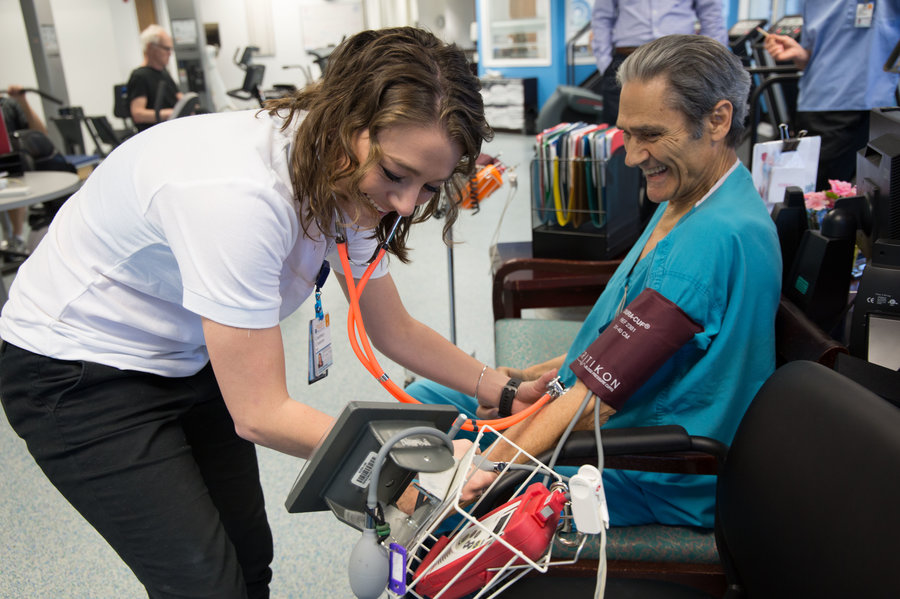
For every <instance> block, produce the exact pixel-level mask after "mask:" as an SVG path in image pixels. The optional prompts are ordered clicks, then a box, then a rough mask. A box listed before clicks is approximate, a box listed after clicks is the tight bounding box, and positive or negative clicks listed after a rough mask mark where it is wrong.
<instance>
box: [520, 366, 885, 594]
mask: <svg viewBox="0 0 900 599" xmlns="http://www.w3.org/2000/svg"><path fill="white" fill-rule="evenodd" d="M669 438H671V431H667V433H666V439H669ZM642 445H643V447H642V448H641V450H642V451H644V450H647V449H648V446H647V445H646V438H645V439H644V440H642ZM898 470H900V409H898V408H897V406H895V405H893V404H891V403H889V402H887V401H885V400H884V399H882V398H881V397H879V396H877V395H875V394H874V393H872V392H870V391H868V390H867V389H865V388H863V387H861V386H860V385H858V384H857V383H855V382H853V381H851V380H850V379H848V378H846V377H844V376H842V375H840V374H838V373H837V372H835V371H833V370H830V369H828V368H826V367H825V366H822V365H821V364H816V363H814V362H805V361H797V362H790V363H788V364H786V365H785V366H783V367H782V368H780V369H778V370H777V371H776V372H775V374H773V375H772V376H771V377H770V378H769V380H768V381H767V382H766V383H765V385H763V387H762V388H761V389H760V391H759V392H758V393H757V395H756V397H755V398H754V400H753V403H752V404H751V406H750V408H749V409H748V411H747V413H746V415H745V416H744V418H743V420H742V422H741V424H740V426H739V428H738V431H737V434H736V436H735V438H734V441H733V443H732V445H731V447H730V449H729V450H728V453H727V457H726V458H725V460H724V463H723V465H722V466H721V468H720V472H719V475H718V485H717V501H716V504H717V508H716V512H717V513H716V539H717V545H718V551H719V555H720V558H721V560H722V565H723V569H724V570H725V573H726V576H727V578H728V589H727V591H726V592H725V594H724V597H726V598H727V599H781V598H785V599H786V598H798V597H809V598H816V599H831V598H834V599H845V598H848V597H865V598H866V599H878V598H882V597H884V598H888V597H891V598H893V597H896V596H897V594H898V591H900V568H898V567H897V564H896V555H895V554H896V548H897V539H898V538H900V515H898V509H900V507H898V506H900V477H898V476H897V472H898ZM550 572H551V573H552V569H551V571H550ZM608 582H609V584H608V586H607V592H606V597H607V598H608V599H620V598H624V597H627V598H638V597H654V598H660V599H665V598H667V597H684V598H691V597H697V598H700V597H709V596H710V595H708V594H705V593H702V592H700V591H696V590H694V589H689V588H686V587H683V586H680V585H676V584H668V583H663V582H660V581H640V580H634V581H632V580H626V579H618V580H610V581H608ZM593 589H594V580H593V579H592V578H565V577H553V576H551V575H549V574H548V575H544V576H539V577H533V578H526V579H523V580H522V581H520V582H519V583H518V584H516V585H514V586H513V587H511V588H510V589H509V590H508V591H507V592H506V593H504V596H509V597H515V598H516V599H529V598H530V597H541V598H543V597H546V596H547V593H548V592H552V593H555V594H557V595H559V594H562V593H565V594H566V595H568V596H569V597H573V598H577V597H588V596H592V593H593Z"/></svg>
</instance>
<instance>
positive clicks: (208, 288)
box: [0, 110, 387, 377]
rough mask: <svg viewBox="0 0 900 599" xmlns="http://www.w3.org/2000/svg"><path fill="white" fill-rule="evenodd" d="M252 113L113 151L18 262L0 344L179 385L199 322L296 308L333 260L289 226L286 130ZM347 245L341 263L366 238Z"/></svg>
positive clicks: (358, 234) (320, 239) (291, 205)
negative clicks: (136, 372) (326, 262)
mask: <svg viewBox="0 0 900 599" xmlns="http://www.w3.org/2000/svg"><path fill="white" fill-rule="evenodd" d="M258 112H259V111H257V110H252V111H241V112H229V113H220V114H211V115H202V116H195V117H188V118H182V119H178V120H175V121H170V122H166V123H162V124H160V125H157V126H155V127H152V128H151V129H148V130H147V131H145V132H143V133H141V134H139V135H137V136H135V137H133V138H132V139H130V140H128V141H127V142H126V143H124V144H123V145H121V146H120V147H119V148H117V149H116V150H115V151H114V152H113V153H112V154H111V155H110V156H109V157H108V158H106V160H104V161H103V163H102V164H101V165H100V166H99V167H98V168H97V169H96V171H95V172H94V173H93V174H92V175H91V176H90V178H89V179H88V180H87V181H86V182H85V184H84V186H82V188H81V189H80V190H79V191H78V193H76V194H75V195H74V196H72V197H71V198H70V199H69V200H68V201H67V202H66V203H65V204H64V205H63V207H62V209H61V210H60V211H59V213H58V214H57V215H56V217H55V218H54V220H53V222H52V224H51V225H50V228H49V230H48V232H47V235H46V236H45V238H44V240H43V241H42V242H41V244H40V245H39V246H38V248H37V249H36V250H35V252H34V254H33V255H32V256H31V257H30V258H29V259H28V260H27V261H26V262H25V264H23V265H22V266H21V267H20V269H19V272H18V274H17V276H16V278H15V281H14V282H13V285H12V287H11V289H10V294H9V301H8V302H7V304H6V306H5V307H4V308H3V313H2V317H0V336H2V338H3V339H5V340H6V341H8V342H9V343H12V344H14V345H17V346H19V347H21V348H23V349H27V350H29V351H32V352H35V353H39V354H43V355H47V356H50V357H54V358H59V359H63V360H86V361H91V362H99V363H101V364H106V365H109V366H114V367H117V368H122V369H130V370H139V371H144V372H150V373H155V374H160V375H163V376H173V377H174V376H188V375H191V374H194V373H195V372H197V371H199V370H200V369H201V368H202V367H203V366H204V365H205V364H206V362H207V361H208V359H209V356H208V355H207V352H206V347H205V342H204V338H203V330H202V326H201V322H202V321H201V317H205V318H208V319H210V320H213V321H215V322H218V323H221V324H225V325H229V326H234V327H244V328H267V327H271V326H275V325H276V324H278V323H279V322H280V321H281V320H282V319H284V318H285V317H286V316H288V315H289V314H291V313H292V312H293V311H294V310H296V309H297V308H298V307H299V306H300V304H301V303H302V302H303V301H304V300H305V299H306V298H307V296H309V294H310V293H311V292H312V290H313V288H314V285H315V280H316V276H317V275H318V273H319V269H320V268H321V266H322V263H323V261H324V260H325V259H326V257H328V258H329V261H330V262H331V264H332V265H333V266H337V267H338V269H340V264H339V263H338V259H337V255H336V252H334V242H333V241H331V240H329V239H327V238H326V237H324V236H323V235H321V233H320V232H319V231H318V230H316V229H314V228H311V229H310V231H309V233H310V235H311V236H312V237H313V238H312V239H310V238H309V237H307V236H305V235H304V233H303V230H302V229H301V227H300V223H299V220H298V211H299V206H298V203H297V202H296V201H294V199H293V194H292V190H291V183H290V176H289V173H288V152H289V147H290V144H291V142H292V139H293V135H294V131H295V130H294V128H293V127H291V128H288V129H287V130H285V131H281V130H280V127H281V124H282V121H281V119H279V118H273V117H271V116H269V115H268V114H267V113H259V114H258ZM347 236H348V241H349V251H350V254H351V256H353V257H355V258H357V259H359V258H360V257H364V258H362V259H363V260H364V259H368V257H369V256H371V255H372V253H373V252H374V249H375V247H376V245H377V243H376V241H375V240H374V238H373V237H372V232H371V231H354V230H348V231H347ZM353 269H354V271H357V267H355V266H354V267H353ZM363 270H364V268H363V267H360V268H359V272H355V274H356V275H357V276H359V275H361V274H362V271H363ZM386 272H387V267H386V265H384V264H382V265H380V266H379V267H378V269H377V270H376V271H375V273H373V275H372V276H373V277H379V276H382V275H384V274H385V273H386Z"/></svg>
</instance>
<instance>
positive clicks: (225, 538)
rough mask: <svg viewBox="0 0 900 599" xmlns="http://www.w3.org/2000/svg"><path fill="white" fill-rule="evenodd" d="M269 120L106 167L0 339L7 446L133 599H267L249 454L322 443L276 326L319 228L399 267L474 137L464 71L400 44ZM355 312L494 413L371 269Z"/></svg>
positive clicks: (357, 253) (191, 130) (329, 79)
mask: <svg viewBox="0 0 900 599" xmlns="http://www.w3.org/2000/svg"><path fill="white" fill-rule="evenodd" d="M268 108H269V109H268V110H267V111H258V112H257V111H248V112H232V113H223V114H213V115H203V116H197V117H190V118H185V119H179V120H176V121H171V122H168V123H163V124H161V125H158V126H156V127H153V128H151V129H149V130H148V131H146V132H144V133H141V134H140V135H137V136H135V137H134V138H132V139H131V140H129V141H128V142H126V143H125V144H123V145H122V146H120V147H119V148H118V149H117V150H116V151H115V152H113V153H112V154H111V155H110V156H109V157H108V158H107V159H106V160H105V161H104V162H103V164H101V165H100V167H99V168H98V169H97V170H96V172H95V173H94V174H92V176H91V177H90V178H89V179H88V180H87V181H86V182H85V184H84V186H83V187H82V189H81V190H80V191H79V192H78V193H77V194H76V195H75V196H73V197H72V198H71V199H70V200H69V201H68V202H67V203H66V204H65V205H64V206H63V208H62V209H61V210H60V212H59V214H58V215H57V216H56V218H55V220H54V222H53V223H52V225H51V227H50V230H49V231H48V233H47V235H46V238H45V239H44V241H43V242H42V243H41V245H40V246H39V247H38V248H37V249H36V251H35V252H34V255H33V256H32V257H31V258H30V259H29V260H28V261H27V262H26V263H25V264H24V265H23V266H22V267H21V268H20V270H19V273H18V276H17V277H16V280H15V282H14V284H13V286H12V288H11V290H10V299H9V302H8V303H7V304H6V306H5V308H4V310H3V313H2V318H0V336H2V338H3V340H4V343H3V345H2V349H0V356H2V357H0V395H2V401H3V406H4V409H5V411H6V413H7V416H8V418H9V421H10V423H11V424H12V426H13V427H14V428H15V430H16V431H17V433H18V434H19V435H20V436H22V437H23V438H24V439H25V440H26V441H27V443H28V448H29V451H30V452H31V453H32V455H33V456H34V458H35V460H36V461H37V462H38V463H39V464H40V466H41V468H42V469H43V470H44V472H45V473H46V474H47V476H48V478H49V479H50V480H51V481H52V482H53V484H54V485H56V487H57V488H58V489H59V490H60V491H61V492H62V493H63V495H65V496H66V498H67V499H68V500H69V501H70V502H71V503H72V504H73V505H74V506H75V508H76V509H78V511H79V512H80V513H81V514H82V515H83V516H84V517H85V518H86V519H87V520H88V521H89V522H90V523H91V524H92V525H93V526H94V527H95V528H96V529H97V530H98V531H99V532H100V534H102V535H103V536H104V537H105V538H106V540H107V541H108V542H109V543H110V544H111V545H112V546H113V547H114V548H115V550H116V551H117V552H118V553H119V555H120V556H121V557H122V559H123V560H124V561H125V562H126V563H127V564H128V566H129V567H130V568H131V569H132V570H133V571H134V572H135V574H136V575H137V577H138V578H139V579H140V581H141V582H142V584H144V586H145V587H146V588H147V591H148V593H149V595H150V597H153V598H156V597H175V596H178V597H184V596H190V597H210V598H212V597H215V598H216V599H225V598H231V597H267V596H268V583H269V579H270V578H271V570H270V569H269V563H270V560H271V557H272V539H271V534H270V531H269V527H268V523H267V520H266V515H265V510H264V506H263V496H262V491H261V488H260V485H259V479H258V471H257V463H256V456H255V451H254V445H253V444H254V443H259V444H261V445H265V446H268V447H271V448H274V449H277V450H279V451H283V452H285V453H289V454H292V455H295V456H300V457H307V456H308V455H309V454H310V452H311V451H312V450H313V448H314V446H315V444H316V442H317V441H318V440H319V439H320V438H321V437H322V435H323V434H324V433H325V432H326V431H327V430H328V428H329V427H330V426H331V424H332V421H333V419H332V418H331V417H330V416H328V415H326V414H324V413H322V412H319V411H317V410H315V409H313V408H311V407H309V406H307V405H305V404H303V403H301V402H298V401H294V400H293V399H291V398H290V397H289V396H288V391H287V388H286V383H285V363H284V348H283V344H282V337H281V331H280V329H279V324H278V323H279V322H280V321H281V320H282V319H283V318H285V317H286V316H287V315H289V314H290V313H291V312H293V311H294V310H296V309H297V307H298V306H299V305H300V304H301V303H302V302H303V300H304V299H306V298H307V297H308V296H309V295H310V293H311V292H312V290H313V289H314V286H315V283H316V280H317V278H318V277H319V276H320V275H321V274H322V273H323V264H324V263H325V260H326V258H328V257H331V260H330V262H331V264H332V265H334V266H335V267H337V268H338V269H339V268H340V264H339V262H338V260H337V259H335V258H334V249H335V235H336V228H337V227H338V226H339V225H344V226H346V236H347V241H348V249H349V253H350V256H351V258H353V259H354V262H359V263H362V262H365V261H367V260H368V259H369V257H370V256H371V255H372V253H373V251H374V250H375V249H376V248H377V246H378V245H379V244H380V243H381V242H383V241H384V240H385V239H386V236H387V231H388V229H389V227H390V225H392V224H393V222H394V218H395V216H396V215H395V214H394V213H396V214H398V215H401V216H403V217H408V218H404V219H403V222H402V224H401V225H400V227H399V230H398V231H397V233H396V235H395V236H394V237H393V239H392V240H391V241H390V243H389V244H388V251H389V253H392V254H394V255H395V256H396V257H397V258H399V259H400V260H405V259H406V246H405V243H406V239H407V235H408V232H409V227H410V225H411V223H414V222H420V221H422V220H424V219H427V218H428V217H430V216H431V215H432V214H433V212H434V210H435V209H436V207H437V203H438V196H439V195H440V194H439V192H440V191H441V190H445V191H446V192H448V193H453V192H454V190H453V184H452V178H453V176H454V175H456V174H459V173H470V172H471V171H472V169H473V167H474V164H475V159H476V157H477V156H478V154H479V152H480V148H481V143H482V140H483V139H486V138H488V137H489V136H490V129H489V128H488V126H487V123H486V122H485V119H484V113H483V106H482V101H481V97H480V95H479V86H478V81H477V79H475V78H474V77H473V76H472V75H471V73H470V72H469V70H468V64H467V63H466V61H465V58H464V57H463V54H462V53H461V52H460V51H459V50H458V49H457V48H456V47H455V46H448V45H447V44H444V43H443V42H440V41H439V40H438V39H437V38H435V37H434V36H432V35H431V34H429V33H426V32H423V31H421V30H416V29H412V28H397V29H388V30H381V31H366V32H362V33H360V34H357V35H355V36H353V37H351V38H349V39H347V40H346V41H345V42H344V43H342V44H341V46H339V47H338V48H337V49H336V50H335V52H334V54H333V55H332V56H331V59H330V64H329V66H328V69H327V70H326V72H325V75H324V78H323V79H322V81H321V82H319V83H318V84H316V85H314V86H311V87H309V88H306V89H304V90H301V91H300V92H298V93H297V94H295V95H294V96H292V97H290V98H286V99H283V100H280V101H277V102H276V103H274V104H272V105H269V106H268ZM455 216H456V211H455V206H451V210H450V214H449V215H448V218H447V225H448V226H449V224H450V223H451V222H452V221H453V220H454V219H455ZM382 217H385V218H384V219H383V220H382ZM354 270H356V267H354ZM354 274H355V275H356V276H360V275H361V274H362V271H361V269H360V272H355V273H354ZM361 310H362V312H363V316H364V318H365V320H366V322H367V323H368V325H369V326H368V332H369V334H370V336H371V338H372V341H373V343H374V345H375V346H376V347H377V348H378V349H379V350H380V351H382V352H383V353H384V354H385V355H387V356H388V357H390V358H392V359H393V360H395V361H396V362H399V363H401V364H403V365H405V366H406V367H408V368H410V369H412V370H414V371H417V372H419V373H421V374H422V375H424V376H428V377H429V378H437V379H438V380H441V379H443V380H444V382H445V383H446V384H448V385H451V386H454V387H458V388H460V389H461V390H463V391H466V392H469V393H471V392H472V391H473V390H474V388H475V386H476V384H479V383H480V388H479V393H480V396H482V397H494V396H496V397H497V398H498V400H499V395H500V392H501V389H502V388H503V386H504V384H505V383H506V382H507V381H508V377H505V376H503V375H501V374H500V373H499V372H496V371H494V370H493V369H487V370H484V365H483V364H481V363H479V362H478V361H476V360H475V359H474V358H472V357H470V356H468V355H466V354H465V353H464V352H462V351H460V350H458V349H457V348H456V347H455V346H453V345H452V344H451V343H449V342H448V341H446V340H444V339H443V338H441V337H440V336H439V335H437V334H436V333H435V332H434V331H432V330H430V329H428V328H427V327H425V326H424V325H422V324H421V323H419V322H417V321H415V320H414V319H412V318H411V317H410V316H409V314H408V313H407V312H406V310H405V309H404V308H403V305H402V303H401V302H400V298H399V296H398V294H397V290H396V288H395V286H394V284H393V282H392V280H391V277H390V275H389V274H388V272H387V267H386V265H385V264H384V263H382V264H381V265H379V267H378V268H377V269H376V271H375V273H374V274H373V276H372V278H371V280H370V281H369V283H368V285H367V287H366V292H365V295H364V296H363V299H362V302H361ZM438 365H440V371H438ZM528 392H529V390H525V391H522V392H520V394H521V393H528ZM535 393H536V394H539V393H538V392H535ZM7 567H10V564H7Z"/></svg>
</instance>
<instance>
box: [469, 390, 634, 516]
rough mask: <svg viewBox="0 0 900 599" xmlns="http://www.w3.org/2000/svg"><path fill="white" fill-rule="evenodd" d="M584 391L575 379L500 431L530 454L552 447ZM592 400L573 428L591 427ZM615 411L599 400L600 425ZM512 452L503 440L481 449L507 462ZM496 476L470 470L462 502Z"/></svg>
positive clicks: (495, 460)
mask: <svg viewBox="0 0 900 599" xmlns="http://www.w3.org/2000/svg"><path fill="white" fill-rule="evenodd" d="M587 391H588V389H587V387H586V386H585V385H584V383H582V382H581V381H576V383H575V385H573V386H572V388H571V389H569V390H568V391H566V392H565V393H564V394H562V395H560V396H559V397H558V398H557V399H556V400H554V401H553V402H551V403H549V404H547V405H546V406H544V407H543V408H542V409H541V410H539V411H538V412H537V413H536V414H534V415H533V416H531V417H529V418H528V419H527V420H525V421H524V422H521V423H519V424H517V425H515V426H513V427H511V428H509V429H507V430H505V431H503V436H504V438H505V439H507V440H509V441H511V442H513V443H515V444H516V445H517V446H518V447H519V448H521V449H523V450H525V451H526V452H527V453H529V454H530V455H533V456H537V455H540V454H541V453H543V452H545V451H549V450H551V449H553V448H554V447H556V444H557V443H558V442H559V439H560V438H561V437H562V434H563V432H564V431H565V430H566V428H567V427H568V426H569V423H570V422H571V421H572V419H573V418H574V417H575V414H576V413H577V412H578V408H579V406H580V405H581V403H582V402H583V401H584V398H585V395H586V394H587ZM595 401H597V398H596V396H595V397H592V398H591V399H590V401H589V402H588V405H587V407H585V409H584V412H583V413H582V416H581V418H579V420H578V423H577V424H576V425H575V428H574V430H592V429H593V427H594V402H595ZM615 413H616V411H615V410H614V409H613V408H611V407H609V406H608V405H606V404H605V403H602V402H601V404H600V426H603V425H604V424H606V421H607V420H609V418H610V416H612V415H613V414H615ZM479 416H480V414H479ZM515 454H516V449H515V448H514V447H513V446H512V445H510V444H509V443H506V442H504V441H503V440H499V441H497V442H496V443H494V444H493V445H492V446H491V447H489V448H488V449H487V450H485V451H484V455H485V457H486V458H487V459H489V460H491V461H493V462H509V461H511V460H512V459H513V458H514V457H515ZM496 478H497V474H495V473H494V472H488V471H483V470H481V471H477V472H475V473H473V474H472V475H471V476H470V477H469V480H468V481H467V482H466V485H465V487H464V489H463V493H462V500H463V501H464V502H466V501H471V500H473V499H475V498H477V497H478V496H479V495H480V494H481V493H482V492H483V491H484V490H485V489H486V488H487V487H489V486H490V485H491V484H492V483H493V482H494V480H495V479H496Z"/></svg>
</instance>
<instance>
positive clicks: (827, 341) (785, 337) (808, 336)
mask: <svg viewBox="0 0 900 599" xmlns="http://www.w3.org/2000/svg"><path fill="white" fill-rule="evenodd" d="M846 353H849V351H848V350H847V348H846V347H845V346H844V345H843V344H841V343H839V342H838V341H836V340H835V339H833V338H832V337H830V336H829V335H828V333H826V332H825V331H823V330H822V329H821V328H820V327H819V325H817V324H816V323H814V322H813V321H812V320H810V319H809V317H807V316H806V314H804V313H803V312H802V311H801V310H800V308H798V307H797V306H796V305H794V303H793V302H791V301H790V300H789V299H787V298H785V297H784V296H782V297H781V301H780V302H779V304H778V312H777V313H776V315H775V354H776V358H777V360H778V365H781V364H785V363H787V362H793V361H795V360H809V361H811V362H818V363H819V364H822V365H824V366H827V367H828V368H834V363H835V360H836V359H837V356H838V355H839V354H846Z"/></svg>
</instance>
